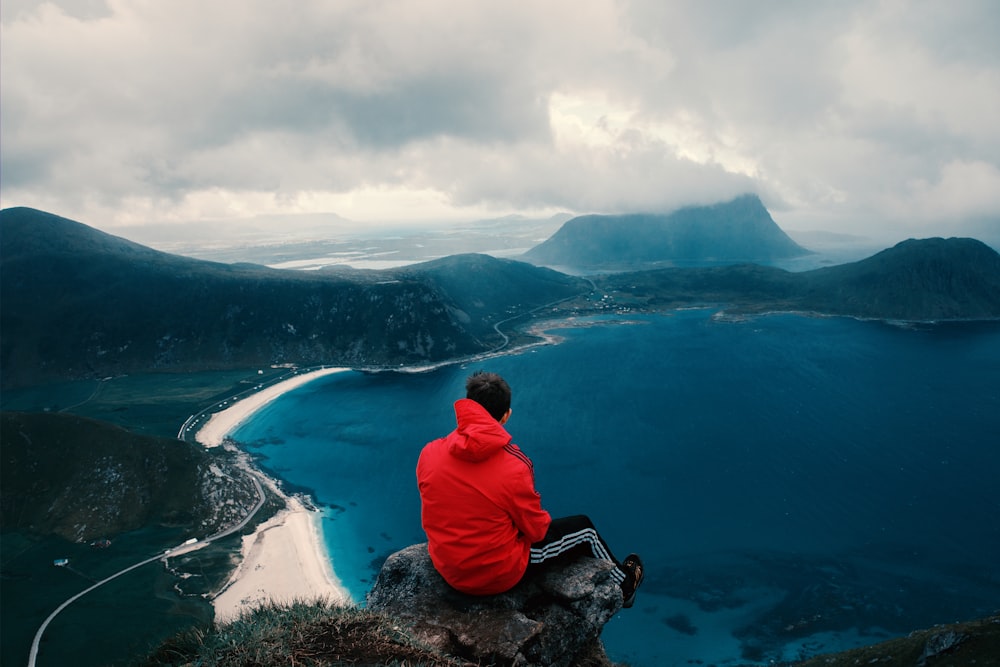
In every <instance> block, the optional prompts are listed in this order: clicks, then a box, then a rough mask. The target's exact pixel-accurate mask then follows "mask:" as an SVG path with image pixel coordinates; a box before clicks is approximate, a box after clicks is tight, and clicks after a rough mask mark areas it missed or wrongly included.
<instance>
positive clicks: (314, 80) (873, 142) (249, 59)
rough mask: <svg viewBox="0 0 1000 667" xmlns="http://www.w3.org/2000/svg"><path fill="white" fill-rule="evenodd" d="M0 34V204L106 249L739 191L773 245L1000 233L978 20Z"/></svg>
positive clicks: (59, 19) (974, 10)
mask: <svg viewBox="0 0 1000 667" xmlns="http://www.w3.org/2000/svg"><path fill="white" fill-rule="evenodd" d="M2 32H3V40H2V43H0V44H2V46H0V48H2V61H0V67H2V72H0V86H2V94H0V105H2V109H0V114H2V115H0V118H2V121H0V122H2V128H0V129H2V142H0V151H2V153H0V165H2V172H0V179H2V180H0V197H2V205H3V206H4V207H6V206H13V205H28V206H35V207H38V208H43V209H45V210H49V211H52V212H54V213H58V214H61V215H66V216H68V217H73V218H76V219H79V220H82V221H84V222H87V223H89V224H93V225H95V226H98V227H102V228H105V229H113V228H114V227H116V226H121V225H133V224H142V223H164V222H172V221H177V222H189V221H197V220H218V219H232V218H240V217H245V216H254V215H264V214H267V215H275V214H278V215H280V214H296V213H314V212H332V213H337V214H339V215H341V216H344V217H346V218H351V219H354V220H359V221H369V222H372V223H375V222H383V221H388V220H394V221H414V222H421V221H438V220H449V219H459V218H464V219H472V218H476V217H482V216H486V215H498V214H504V213H511V212H523V213H546V212H554V211H570V212H608V213H611V212H625V211H638V210H641V211H651V210H666V209H672V208H675V207H677V206H680V205H684V204H691V203H707V202H712V201H717V200H720V199H724V198H728V197H731V196H733V195H735V194H738V193H742V192H747V191H752V192H756V193H758V194H759V195H760V196H761V198H762V199H763V200H764V201H765V204H767V206H768V207H769V208H770V209H771V211H772V213H773V214H774V216H775V218H776V219H777V220H778V221H779V223H780V224H782V226H785V227H790V228H823V229H828V230H834V231H837V230H840V231H850V232H862V233H876V232H878V233H880V234H882V235H885V236H897V237H905V236H920V235H930V234H941V235H950V234H952V233H962V231H963V230H964V229H967V228H974V227H975V226H978V228H985V227H988V226H990V225H1000V123H998V122H997V121H996V119H997V118H1000V42H998V41H997V39H996V35H998V34H1000V5H997V3H995V2H992V1H991V0H955V1H953V2H948V3H942V2H937V1H936V0H928V1H920V0H915V1H912V2H900V1H898V0H882V1H878V0H875V1H869V0H858V1H856V2H851V1H842V0H837V1H830V2H823V1H817V2H808V3H805V2H790V1H777V0H773V1H769V2H754V3H748V2H742V1H740V0H727V1H719V0H716V1H712V2H702V1H699V0H684V1H671V2H660V1H659V0H646V1H638V0H636V1H632V2H628V1H626V2H619V1H615V0H607V1H603V0H596V1H594V2H586V3H579V2H568V1H566V2H560V1H553V2H545V3H537V2H517V1H514V2H504V3H480V2H476V3H470V2H461V1H458V0H455V1H449V2H444V1H435V0H420V1H419V2H417V1H415V0H411V1H400V2H391V1H380V0H358V1H349V0H342V1H338V2H326V1H324V0H300V1H298V2H294V3H274V2H269V1H267V0H240V1H239V2H236V1H235V0H216V1H213V2H210V3H205V2H200V1H199V2H196V1H194V0H172V1H171V2H160V1H158V0H107V1H106V2H103V1H101V0H60V1H57V2H38V1H34V0H5V2H4V3H3V4H2ZM970 225H972V226H973V227H970Z"/></svg>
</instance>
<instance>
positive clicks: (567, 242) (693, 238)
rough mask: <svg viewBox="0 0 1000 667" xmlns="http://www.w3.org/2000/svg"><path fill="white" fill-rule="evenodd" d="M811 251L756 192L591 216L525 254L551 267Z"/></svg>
mask: <svg viewBox="0 0 1000 667" xmlns="http://www.w3.org/2000/svg"><path fill="white" fill-rule="evenodd" d="M808 252H809V251H808V250H806V249H805V248H803V247H801V246H800V245H798V244H797V243H795V241H793V240H792V239H791V238H789V236H788V235H787V234H785V232H783V231H782V230H781V228H780V227H778V225H777V224H775V222H774V220H773V219H771V214H770V213H768V211H767V209H766V208H764V205H763V204H762V203H761V201H760V199H759V198H758V197H757V196H756V195H752V194H746V195H742V196H740V197H737V198H735V199H733V200H731V201H729V202H725V203H720V204H714V205H712V206H689V207H685V208H681V209H678V210H676V211H674V212H672V213H667V214H648V213H647V214H630V215H585V216H580V217H577V218H573V219H572V220H569V221H567V222H566V223H565V224H564V225H563V226H562V227H561V228H560V229H559V231H558V232H556V233H555V234H554V235H553V236H552V237H551V238H549V239H548V240H546V241H545V242H543V243H541V244H540V245H537V246H535V247H534V248H532V249H531V250H529V251H528V252H527V253H525V254H524V256H523V257H524V259H525V260H527V261H530V262H532V263H534V264H542V265H546V266H571V267H577V268H598V267H622V266H634V267H636V268H638V265H649V264H655V263H667V262H685V263H734V262H769V261H772V260H775V259H782V258H787V257H796V256H799V255H804V254H807V253H808Z"/></svg>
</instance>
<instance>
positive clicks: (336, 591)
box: [195, 368, 351, 622]
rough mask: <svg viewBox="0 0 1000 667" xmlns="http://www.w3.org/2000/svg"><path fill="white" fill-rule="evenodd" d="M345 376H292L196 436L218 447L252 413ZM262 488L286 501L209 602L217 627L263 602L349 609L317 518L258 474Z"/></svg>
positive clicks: (246, 540)
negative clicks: (326, 603)
mask: <svg viewBox="0 0 1000 667" xmlns="http://www.w3.org/2000/svg"><path fill="white" fill-rule="evenodd" d="M345 370H348V369H346V368H323V369H319V370H315V371H311V372H306V373H302V374H299V375H295V376H294V377H291V378H289V379H287V380H284V381H283V382H279V383H277V384H274V385H271V386H269V387H266V388H264V389H262V390H261V391H259V392H257V393H254V394H251V395H249V396H247V397H245V398H242V399H240V400H238V401H237V402H235V403H233V404H232V405H231V406H229V407H228V408H226V409H225V410H223V411H221V412H217V413H215V414H213V415H212V417H211V418H210V419H209V420H208V422H206V423H205V425H204V426H202V427H201V429H199V430H198V432H197V433H196V434H195V440H196V441H197V442H199V443H201V444H202V445H204V446H206V447H217V446H219V445H221V444H222V443H223V441H224V440H225V438H226V436H227V435H228V434H230V433H232V431H234V430H235V429H236V428H237V427H238V426H239V425H240V424H242V423H243V422H245V421H246V420H247V419H249V418H250V416H251V415H253V414H254V413H255V412H256V411H257V410H260V409H261V408H262V407H264V406H265V405H267V404H268V403H270V402H271V401H273V400H274V399H276V398H277V397H279V396H281V395H282V394H284V393H286V392H288V391H291V390H292V389H295V388H297V387H300V386H302V385H304V384H306V383H308V382H311V381H313V380H315V379H317V378H319V377H322V376H325V375H329V374H331V373H337V372H341V371H345ZM251 474H256V475H257V476H258V477H259V478H260V479H261V482H262V483H263V484H265V485H267V486H269V487H270V490H271V491H272V492H274V493H276V494H277V495H279V496H280V497H281V498H283V499H284V501H285V509H283V510H281V511H280V512H278V514H276V515H275V516H274V517H272V518H271V519H269V520H268V521H266V522H264V523H262V524H261V525H259V526H257V529H256V530H255V531H254V532H253V533H252V534H250V535H245V536H244V537H243V546H242V549H241V560H240V564H239V565H238V566H237V569H236V571H235V572H233V574H232V576H231V577H230V579H229V582H228V583H227V584H226V585H225V587H223V589H222V591H221V592H220V593H219V594H217V595H216V596H215V598H214V599H213V600H212V605H213V606H214V608H215V617H216V620H217V621H222V622H226V621H231V620H233V619H235V618H237V617H239V615H240V614H241V613H243V612H245V611H250V610H251V609H254V608H256V607H259V606H261V605H262V604H265V603H268V602H272V601H273V602H277V603H290V602H294V601H298V600H305V601H313V600H317V599H323V600H329V601H332V602H335V603H339V604H345V605H349V604H351V596H350V593H348V591H347V589H346V588H345V587H344V585H343V584H342V583H341V582H340V580H339V579H338V578H337V576H336V574H335V573H334V571H333V562H332V560H331V559H330V555H329V553H328V552H327V549H326V546H325V543H324V541H323V535H322V529H321V527H320V523H319V522H320V520H321V515H320V513H319V512H317V511H315V510H311V509H309V508H308V507H306V505H305V504H304V503H303V502H302V501H301V500H300V499H298V498H296V497H294V496H288V495H286V494H285V493H284V492H283V491H282V490H281V489H280V487H279V486H278V484H277V483H276V482H275V481H274V480H272V479H269V478H267V477H264V476H263V475H261V474H260V473H259V471H251Z"/></svg>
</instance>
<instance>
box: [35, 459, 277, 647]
mask: <svg viewBox="0 0 1000 667" xmlns="http://www.w3.org/2000/svg"><path fill="white" fill-rule="evenodd" d="M248 474H250V475H251V477H250V481H251V482H253V485H254V489H255V490H256V492H257V504H256V505H254V508H253V509H252V510H250V512H248V513H247V515H246V516H245V517H243V519H242V520H241V521H240V522H239V523H236V524H234V525H232V526H230V527H229V528H226V529H225V530H223V531H221V532H218V533H216V534H215V535H212V536H210V537H206V538H205V539H203V540H196V541H194V542H192V541H190V540H189V541H187V542H184V543H183V544H180V545H178V546H176V547H174V548H172V549H167V550H166V551H164V552H163V553H161V554H156V555H155V556H150V557H149V558H147V559H146V560H143V561H139V562H138V563H135V564H134V565H130V566H128V567H126V568H125V569H124V570H119V571H118V572H115V573H114V574H112V575H111V576H110V577H107V578H105V579H102V580H100V581H98V582H97V583H96V584H94V585H93V586H91V587H90V588H87V589H84V590H82V591H80V592H79V593H77V594H76V595H74V596H73V597H71V598H70V599H68V600H66V601H65V602H63V603H62V604H61V605H59V606H58V607H56V610H55V611H53V612H52V613H51V614H49V617H48V618H46V619H45V621H44V622H43V623H42V625H41V627H39V628H38V632H36V633H35V639H34V640H33V641H32V642H31V652H30V653H29V654H28V667H35V663H36V662H37V660H38V649H39V647H40V645H41V642H42V635H43V634H45V629H46V628H47V627H49V624H50V623H51V622H52V621H53V620H54V619H55V617H56V616H58V615H59V614H60V612H62V610H63V609H65V608H66V607H68V606H70V605H71V604H73V603H74V602H76V601H77V600H79V599H80V598H82V597H83V596H84V595H86V594H87V593H89V592H91V591H93V590H94V589H97V588H100V587H101V586H103V585H104V584H106V583H108V582H109V581H111V580H113V579H117V578H118V577H120V576H122V575H123V574H127V573H128V572H131V571H132V570H135V569H136V568H140V567H142V566H143V565H147V564H149V563H152V562H153V561H156V560H165V559H167V558H169V557H172V556H181V555H183V554H186V553H190V552H192V551H197V550H198V549H201V548H203V547H205V546H207V545H208V544H209V543H211V542H214V541H216V540H220V539H222V538H223V537H228V536H229V535H232V534H233V533H235V532H237V531H240V530H242V529H243V528H244V527H245V526H246V525H247V524H248V523H250V520H251V519H253V517H254V516H256V514H257V512H258V511H260V508H261V507H263V506H264V500H265V496H264V488H263V487H262V486H261V485H260V481H259V480H258V479H257V477H256V476H255V475H253V473H248Z"/></svg>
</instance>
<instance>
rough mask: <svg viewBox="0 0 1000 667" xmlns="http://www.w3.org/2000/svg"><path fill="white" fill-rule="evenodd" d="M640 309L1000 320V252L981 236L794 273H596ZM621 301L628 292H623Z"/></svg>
mask: <svg viewBox="0 0 1000 667" xmlns="http://www.w3.org/2000/svg"><path fill="white" fill-rule="evenodd" d="M595 282H596V283H597V285H598V287H599V289H601V290H603V291H605V292H616V293H619V294H620V295H627V298H628V299H630V300H631V302H632V303H634V304H635V305H637V306H640V307H648V308H657V307H667V306H671V305H672V306H681V305H691V304H698V303H722V304H732V305H733V307H734V309H735V310H737V311H743V312H760V311H770V310H784V311H802V312H815V313H822V314H828V315H847V316H852V317H864V318H872V319H894V320H908V321H936V320H975V319H997V318H1000V254H998V253H997V252H996V251H995V250H993V249H992V248H990V247H989V246H987V245H986V244H984V243H982V242H980V241H977V240H975V239H965V238H951V239H941V238H932V239H920V240H915V239H910V240H908V241H903V242H902V243H899V244H897V245H896V246H894V247H892V248H889V249H886V250H883V251H882V252H880V253H877V254H876V255H873V256H872V257H869V258H867V259H863V260H861V261H858V262H852V263H849V264H842V265H839V266H831V267H825V268H821V269H815V270H812V271H805V272H802V273H792V272H789V271H785V270H782V269H778V268H774V267H765V266H758V265H752V264H748V265H737V266H722V267H710V268H673V269H658V270H652V271H639V272H630V273H619V274H612V275H607V276H601V277H597V278H595ZM620 298H621V297H620Z"/></svg>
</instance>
